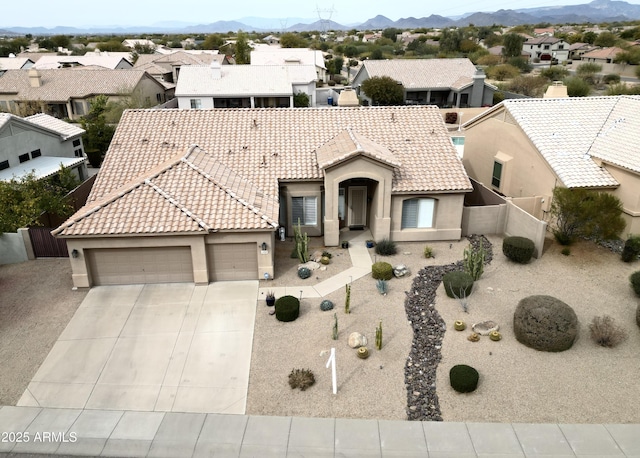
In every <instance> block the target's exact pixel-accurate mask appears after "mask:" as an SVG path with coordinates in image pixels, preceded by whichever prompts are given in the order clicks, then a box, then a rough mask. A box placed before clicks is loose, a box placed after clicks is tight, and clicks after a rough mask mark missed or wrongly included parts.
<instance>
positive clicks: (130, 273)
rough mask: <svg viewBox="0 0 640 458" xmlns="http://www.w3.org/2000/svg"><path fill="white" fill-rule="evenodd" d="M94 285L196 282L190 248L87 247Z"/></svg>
mask: <svg viewBox="0 0 640 458" xmlns="http://www.w3.org/2000/svg"><path fill="white" fill-rule="evenodd" d="M85 254H86V256H87V261H88V264H89V269H90V271H91V277H92V280H93V284H94V285H96V286H97V285H127V284H137V283H180V282H192V281H193V263H192V261H191V248H190V247H188V246H186V247H153V248H108V249H107V248H105V249H93V250H85Z"/></svg>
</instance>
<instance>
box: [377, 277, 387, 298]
mask: <svg viewBox="0 0 640 458" xmlns="http://www.w3.org/2000/svg"><path fill="white" fill-rule="evenodd" d="M376 288H377V289H378V292H379V293H380V294H382V295H383V296H386V294H387V293H388V292H389V284H388V283H387V280H383V279H380V280H378V281H376Z"/></svg>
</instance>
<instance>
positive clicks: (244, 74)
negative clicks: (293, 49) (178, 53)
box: [176, 65, 317, 97]
mask: <svg viewBox="0 0 640 458" xmlns="http://www.w3.org/2000/svg"><path fill="white" fill-rule="evenodd" d="M217 72H219V73H220V75H221V77H216V76H215V70H214V69H212V68H211V67H209V66H196V65H190V66H187V67H183V68H181V69H180V78H179V79H178V84H177V85H176V97H180V96H195V95H212V94H215V95H223V96H224V95H227V96H233V95H242V94H251V95H272V96H274V95H282V96H289V95H293V86H292V84H295V83H305V84H308V83H310V82H312V81H315V80H316V79H317V75H316V69H315V67H314V66H313V65H290V66H289V65H220V66H218V69H217Z"/></svg>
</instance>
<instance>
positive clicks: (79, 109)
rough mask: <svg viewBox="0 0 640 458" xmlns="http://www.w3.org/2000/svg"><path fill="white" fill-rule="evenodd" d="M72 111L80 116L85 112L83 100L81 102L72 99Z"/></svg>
mask: <svg viewBox="0 0 640 458" xmlns="http://www.w3.org/2000/svg"><path fill="white" fill-rule="evenodd" d="M73 111H74V113H75V114H77V115H80V116H83V115H85V114H87V113H86V112H85V110H84V102H82V101H81V100H74V101H73Z"/></svg>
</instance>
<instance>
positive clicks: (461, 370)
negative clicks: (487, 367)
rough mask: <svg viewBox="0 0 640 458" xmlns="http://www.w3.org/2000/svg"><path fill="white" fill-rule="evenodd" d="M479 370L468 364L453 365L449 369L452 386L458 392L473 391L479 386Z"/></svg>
mask: <svg viewBox="0 0 640 458" xmlns="http://www.w3.org/2000/svg"><path fill="white" fill-rule="evenodd" d="M479 378H480V375H479V374H478V371H477V370H475V369H474V368H473V367H471V366H467V365H466V364H458V365H456V366H453V367H452V368H451V370H450V371H449V381H450V383H451V388H453V389H454V390H456V391H457V392H458V393H471V392H472V391H475V389H476V388H477V387H478V379H479Z"/></svg>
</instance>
